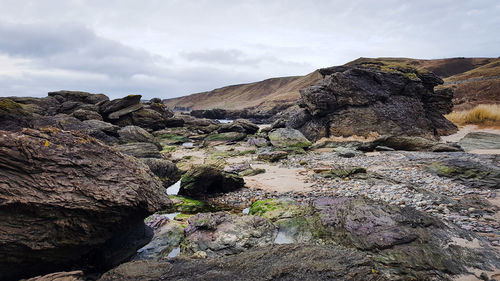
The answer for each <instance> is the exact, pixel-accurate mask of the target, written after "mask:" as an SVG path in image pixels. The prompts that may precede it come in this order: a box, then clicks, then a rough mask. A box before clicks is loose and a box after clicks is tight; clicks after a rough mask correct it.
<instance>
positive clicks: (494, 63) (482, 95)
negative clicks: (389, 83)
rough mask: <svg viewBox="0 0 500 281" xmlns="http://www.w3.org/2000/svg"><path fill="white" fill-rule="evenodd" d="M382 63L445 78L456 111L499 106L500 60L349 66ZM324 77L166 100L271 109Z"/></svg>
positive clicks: (291, 100)
mask: <svg viewBox="0 0 500 281" xmlns="http://www.w3.org/2000/svg"><path fill="white" fill-rule="evenodd" d="M366 62H382V63H385V64H389V65H400V66H405V67H408V66H410V67H413V68H416V69H417V70H420V71H432V72H434V73H436V74H437V75H439V76H440V77H441V78H443V79H444V81H445V85H443V86H442V87H453V88H454V90H455V98H454V104H455V108H456V109H457V110H467V109H471V108H473V107H474V106H476V105H478V104H495V103H497V104H500V59H499V58H448V59H433V60H421V59H411V58H359V59H356V60H354V61H352V62H349V63H347V64H346V65H353V64H360V63H366ZM320 79H321V74H319V72H318V71H314V72H312V73H310V74H308V75H306V76H294V77H280V78H271V79H267V80H264V81H260V82H255V83H248V84H241V85H233V86H227V87H223V88H219V89H215V90H212V91H209V92H203V93H198V94H192V95H189V96H184V97H180V98H174V99H169V100H165V101H164V102H165V104H166V105H167V106H168V107H170V108H175V107H177V108H189V109H190V110H193V109H211V108H222V109H244V108H259V109H262V110H268V109H271V108H273V107H274V106H276V105H283V104H286V103H288V104H292V103H295V102H296V101H297V99H299V97H300V93H299V91H300V90H301V89H303V88H306V87H308V86H310V85H314V84H315V83H317V82H318V81H319V80H320Z"/></svg>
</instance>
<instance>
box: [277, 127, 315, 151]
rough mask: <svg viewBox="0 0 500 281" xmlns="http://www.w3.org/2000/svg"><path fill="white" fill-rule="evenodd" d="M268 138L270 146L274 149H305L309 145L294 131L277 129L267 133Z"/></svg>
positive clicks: (302, 136) (300, 134)
mask: <svg viewBox="0 0 500 281" xmlns="http://www.w3.org/2000/svg"><path fill="white" fill-rule="evenodd" d="M268 136H269V140H270V141H271V144H272V145H273V146H276V147H299V148H305V147H309V146H310V145H311V142H310V141H309V140H308V139H306V137H304V135H303V134H302V133H301V132H300V131H298V130H295V129H290V128H279V129H276V130H273V131H271V132H269V134H268Z"/></svg>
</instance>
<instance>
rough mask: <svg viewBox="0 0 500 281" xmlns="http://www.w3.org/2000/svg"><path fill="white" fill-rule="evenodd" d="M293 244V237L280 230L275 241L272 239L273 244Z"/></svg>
mask: <svg viewBox="0 0 500 281" xmlns="http://www.w3.org/2000/svg"><path fill="white" fill-rule="evenodd" d="M293 242H294V241H293V237H292V236H290V235H288V234H287V233H286V232H285V231H283V230H281V229H280V230H279V231H278V235H277V236H276V239H274V244H292V243H293Z"/></svg>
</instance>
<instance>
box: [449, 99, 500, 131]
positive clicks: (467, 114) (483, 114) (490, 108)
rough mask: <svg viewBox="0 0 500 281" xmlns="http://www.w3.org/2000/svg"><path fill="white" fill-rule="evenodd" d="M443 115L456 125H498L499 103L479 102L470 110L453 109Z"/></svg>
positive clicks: (499, 122)
mask: <svg viewBox="0 0 500 281" xmlns="http://www.w3.org/2000/svg"><path fill="white" fill-rule="evenodd" d="M445 117H446V118H447V119H448V120H450V121H451V122H453V123H455V124H456V125H467V124H474V125H484V126H500V105H499V104H480V105H477V106H476V107H474V108H473V109H470V110H465V111H457V112H455V111H454V112H452V113H450V114H448V115H445Z"/></svg>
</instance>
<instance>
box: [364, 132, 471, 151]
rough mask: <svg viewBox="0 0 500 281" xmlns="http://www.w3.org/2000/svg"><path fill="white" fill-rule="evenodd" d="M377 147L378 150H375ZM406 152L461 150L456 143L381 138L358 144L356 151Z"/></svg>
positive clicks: (393, 137) (420, 139) (406, 138)
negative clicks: (387, 150) (390, 150)
mask: <svg viewBox="0 0 500 281" xmlns="http://www.w3.org/2000/svg"><path fill="white" fill-rule="evenodd" d="M377 147H378V148H379V149H377ZM380 148H381V149H380ZM386 148H390V149H392V150H406V151H432V152H459V151H463V149H462V148H461V147H460V146H459V145H458V144H456V143H451V144H448V143H441V142H438V141H435V140H431V139H426V138H422V137H416V136H413V137H406V136H382V137H380V138H378V139H376V140H374V141H372V142H369V143H363V144H360V145H359V147H358V149H359V150H363V151H373V150H379V151H382V150H384V149H385V150H386Z"/></svg>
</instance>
